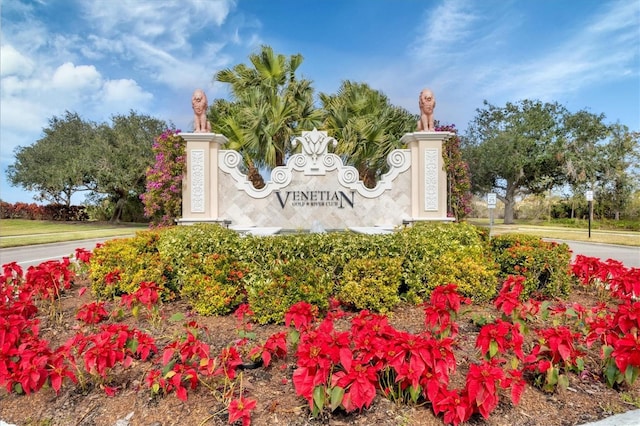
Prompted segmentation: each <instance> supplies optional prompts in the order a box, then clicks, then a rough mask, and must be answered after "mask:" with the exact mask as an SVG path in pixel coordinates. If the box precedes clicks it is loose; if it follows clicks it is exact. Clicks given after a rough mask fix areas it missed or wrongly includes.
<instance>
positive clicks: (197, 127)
mask: <svg viewBox="0 0 640 426" xmlns="http://www.w3.org/2000/svg"><path fill="white" fill-rule="evenodd" d="M191 107H192V108H193V113H194V116H193V121H194V124H193V125H194V129H193V131H194V133H211V123H209V120H207V95H205V94H204V91H202V90H201V89H196V90H195V92H193V96H191Z"/></svg>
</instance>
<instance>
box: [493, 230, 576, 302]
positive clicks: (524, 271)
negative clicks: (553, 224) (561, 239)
mask: <svg viewBox="0 0 640 426" xmlns="http://www.w3.org/2000/svg"><path fill="white" fill-rule="evenodd" d="M491 249H492V251H493V253H494V256H495V259H496V261H497V262H498V264H499V267H500V276H501V277H503V278H506V277H507V276H509V275H523V276H525V277H526V279H525V281H524V290H523V291H522V295H521V298H522V300H526V299H528V298H530V297H531V296H536V297H562V296H566V295H568V294H569V292H570V291H571V288H572V284H573V283H574V279H573V278H572V276H571V273H570V270H569V267H570V262H571V250H569V246H568V245H567V244H564V243H562V244H558V243H556V242H547V241H543V240H541V239H540V238H538V237H535V236H532V235H527V234H505V235H499V236H496V237H494V238H493V239H492V240H491Z"/></svg>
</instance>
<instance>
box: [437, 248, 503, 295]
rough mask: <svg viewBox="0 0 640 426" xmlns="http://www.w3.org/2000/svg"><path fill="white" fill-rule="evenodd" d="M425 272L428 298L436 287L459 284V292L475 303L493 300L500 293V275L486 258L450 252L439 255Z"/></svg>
mask: <svg viewBox="0 0 640 426" xmlns="http://www.w3.org/2000/svg"><path fill="white" fill-rule="evenodd" d="M429 263H430V265H429V266H427V267H425V268H424V280H425V289H426V290H427V293H426V296H428V295H430V294H431V291H433V290H434V289H435V288H436V287H438V286H441V285H447V284H457V286H458V292H459V293H460V294H461V295H463V296H466V297H469V298H471V299H473V300H475V301H487V300H490V299H492V298H493V297H494V296H495V295H496V293H497V291H498V289H497V286H498V271H497V269H496V268H495V267H492V265H491V263H488V262H487V259H486V258H485V257H484V256H480V257H478V256H475V257H474V256H473V255H470V254H467V253H460V252H451V253H444V254H442V255H440V256H439V257H438V258H437V259H434V260H433V261H432V262H429Z"/></svg>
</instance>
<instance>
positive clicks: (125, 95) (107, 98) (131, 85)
mask: <svg viewBox="0 0 640 426" xmlns="http://www.w3.org/2000/svg"><path fill="white" fill-rule="evenodd" d="M151 99H153V95H152V94H151V93H148V92H145V91H144V90H143V89H142V88H141V87H140V86H139V85H138V83H136V82H135V81H134V80H131V79H121V80H110V81H106V82H105V83H104V86H103V87H102V91H101V101H102V102H106V103H108V104H111V105H114V106H116V105H117V106H118V109H119V110H120V111H122V110H123V109H127V105H129V108H128V109H132V108H133V107H134V106H138V105H140V104H145V103H147V102H149V101H150V100H151Z"/></svg>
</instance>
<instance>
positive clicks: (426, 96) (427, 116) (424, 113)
mask: <svg viewBox="0 0 640 426" xmlns="http://www.w3.org/2000/svg"><path fill="white" fill-rule="evenodd" d="M418 105H419V106H420V120H418V131H419V132H435V130H436V129H435V127H434V125H433V110H434V109H435V108H436V97H435V96H434V95H433V92H432V91H431V90H430V89H424V90H422V92H420V96H418Z"/></svg>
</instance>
